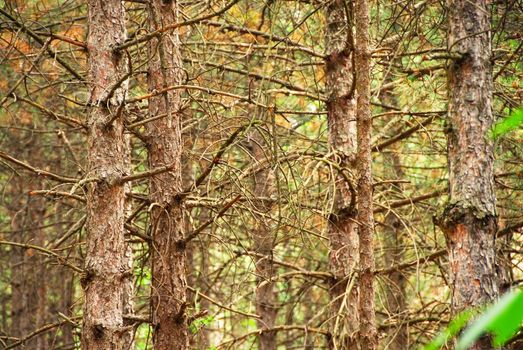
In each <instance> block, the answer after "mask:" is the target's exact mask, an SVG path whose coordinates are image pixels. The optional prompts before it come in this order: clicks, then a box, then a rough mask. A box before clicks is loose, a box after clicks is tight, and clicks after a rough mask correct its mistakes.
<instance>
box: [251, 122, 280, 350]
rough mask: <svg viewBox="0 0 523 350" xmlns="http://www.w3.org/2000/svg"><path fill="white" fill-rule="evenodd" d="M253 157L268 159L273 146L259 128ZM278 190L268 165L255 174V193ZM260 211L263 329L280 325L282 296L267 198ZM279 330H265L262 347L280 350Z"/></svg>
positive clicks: (257, 236) (256, 237)
mask: <svg viewBox="0 0 523 350" xmlns="http://www.w3.org/2000/svg"><path fill="white" fill-rule="evenodd" d="M250 146H251V150H252V157H253V159H255V160H260V161H261V160H263V159H266V158H267V155H266V153H265V151H264V150H267V149H269V144H268V143H267V141H266V140H265V139H264V138H263V135H262V134H261V132H260V131H259V130H257V131H255V132H254V133H253V135H252V139H251V145H250ZM273 190H274V176H272V174H270V170H268V169H267V168H265V169H263V170H262V171H259V172H257V173H256V174H255V175H254V195H255V196H256V197H258V198H270V197H271V192H272V191H273ZM255 203H259V204H257V205H256V212H257V213H261V214H262V215H256V214H255V220H256V222H255V224H254V231H253V241H254V242H253V243H254V247H253V248H254V251H255V252H256V253H258V254H260V257H259V258H256V284H257V288H256V296H255V298H256V300H255V303H256V313H257V314H258V315H259V316H260V318H259V319H257V320H256V322H257V324H258V328H259V329H271V328H274V326H275V325H276V317H277V314H278V305H277V302H278V298H277V297H278V296H277V294H276V292H275V287H276V286H275V282H274V281H271V279H272V278H273V277H274V276H275V275H276V267H275V266H274V264H273V262H272V259H273V250H274V245H275V237H274V234H273V232H272V230H271V227H270V226H269V224H268V222H267V219H266V218H265V217H264V215H263V214H269V212H270V205H269V204H267V203H266V202H265V201H256V200H255ZM276 336H277V333H276V332H274V331H269V332H263V333H261V334H260V336H259V338H258V342H259V348H260V350H276V346H277V342H276Z"/></svg>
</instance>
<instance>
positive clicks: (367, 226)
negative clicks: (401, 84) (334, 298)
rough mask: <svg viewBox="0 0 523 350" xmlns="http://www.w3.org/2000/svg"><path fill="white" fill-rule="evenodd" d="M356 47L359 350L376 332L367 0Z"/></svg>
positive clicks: (357, 10) (357, 11)
mask: <svg viewBox="0 0 523 350" xmlns="http://www.w3.org/2000/svg"><path fill="white" fill-rule="evenodd" d="M354 18H355V24H356V35H355V36H356V46H355V57H354V64H355V70H356V91H357V93H358V98H357V102H356V106H357V107H356V119H357V122H356V123H357V141H358V147H357V154H356V169H357V171H358V192H357V193H358V198H357V201H356V202H357V207H358V213H357V216H356V220H357V222H358V226H359V227H358V232H359V237H360V247H359V252H360V254H359V256H360V271H361V272H360V303H359V314H360V332H359V343H360V347H361V349H362V350H367V349H368V350H372V349H376V348H377V343H378V339H377V332H376V324H375V323H376V322H375V314H374V242H373V240H374V216H373V213H372V156H371V134H372V116H371V111H370V60H371V50H370V34H369V23H370V18H369V7H368V3H367V1H366V0H356V1H355V6H354Z"/></svg>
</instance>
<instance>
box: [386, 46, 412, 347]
mask: <svg viewBox="0 0 523 350" xmlns="http://www.w3.org/2000/svg"><path fill="white" fill-rule="evenodd" d="M395 45H398V43H395ZM390 82H392V75H391V74H387V76H386V77H385V79H384V84H387V83H390ZM380 100H381V101H382V102H384V103H385V104H387V105H389V106H394V107H397V106H398V103H397V101H396V98H395V96H394V94H393V91H392V89H390V88H389V89H383V90H381V91H380ZM394 132H395V131H394V130H390V131H389V132H388V134H389V136H390V137H393V136H394V135H393V133H394ZM391 150H392V151H391V152H390V153H385V154H382V156H383V158H384V162H385V167H386V168H388V169H392V174H391V175H392V176H394V179H403V178H405V173H404V172H403V169H402V168H401V159H400V156H399V151H400V149H399V147H398V145H397V144H394V145H391ZM394 186H395V187H396V188H395V190H396V191H398V192H400V193H401V192H402V186H401V184H397V185H394ZM403 226H404V223H402V221H401V219H400V217H398V214H396V213H395V212H394V211H392V210H391V211H389V212H388V213H387V215H386V216H385V229H384V230H383V246H384V250H385V254H384V262H385V266H397V265H399V264H401V263H402V262H403V261H404V255H405V254H404V253H405V244H406V243H407V242H406V241H407V237H406V235H405V232H404V228H403ZM406 286H407V275H406V272H405V271H400V270H395V271H392V272H391V273H390V274H389V275H388V280H387V281H386V283H385V294H386V298H385V301H386V303H387V304H386V307H387V310H388V313H389V315H391V316H395V317H396V321H397V322H398V323H397V324H398V326H397V327H394V328H391V329H390V330H388V340H387V344H388V348H387V349H390V350H403V349H408V348H409V329H408V323H407V322H404V320H405V319H406V318H408V316H409V315H408V313H407V312H406V311H407V303H406V291H405V289H406Z"/></svg>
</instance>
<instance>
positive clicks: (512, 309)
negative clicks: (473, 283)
mask: <svg viewBox="0 0 523 350" xmlns="http://www.w3.org/2000/svg"><path fill="white" fill-rule="evenodd" d="M473 314H474V313H473V312H472V310H467V311H465V312H463V313H461V314H459V315H458V316H457V317H456V318H455V319H454V320H453V321H452V322H451V323H450V325H449V326H448V327H447V328H446V329H445V330H443V332H441V334H440V335H438V336H437V337H436V338H435V339H434V340H433V341H432V342H431V343H429V344H428V345H426V346H425V347H423V350H437V349H440V348H441V347H442V346H444V345H445V344H446V343H447V342H448V341H449V340H450V339H451V338H453V337H454V336H456V335H457V334H458V333H459V332H460V331H461V329H462V328H463V327H465V325H466V324H467V322H468V320H469V319H470V318H471V316H472V315H473ZM522 321H523V291H522V290H521V289H517V290H515V291H512V292H509V293H507V294H505V295H504V296H503V297H502V298H501V299H500V300H499V301H498V302H496V303H495V304H493V305H491V306H490V307H488V308H487V309H486V310H485V312H484V313H483V314H482V315H481V316H480V317H478V318H477V319H476V320H475V321H474V322H473V323H472V324H471V325H470V326H469V327H468V328H467V329H465V331H464V332H463V334H462V335H461V336H460V337H459V339H458V342H457V345H456V350H466V349H468V348H469V347H470V346H471V345H472V344H474V342H475V341H477V340H478V339H479V338H480V337H481V336H482V335H484V334H486V333H490V334H491V335H492V337H493V340H492V343H493V346H495V347H499V346H502V345H504V344H506V343H507V341H509V340H510V338H512V337H513V336H514V335H515V334H516V333H517V331H518V330H519V328H520V326H521V323H522Z"/></svg>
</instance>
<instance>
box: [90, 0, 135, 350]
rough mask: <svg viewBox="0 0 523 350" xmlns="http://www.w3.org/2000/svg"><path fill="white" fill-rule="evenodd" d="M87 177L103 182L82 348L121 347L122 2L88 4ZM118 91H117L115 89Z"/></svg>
mask: <svg viewBox="0 0 523 350" xmlns="http://www.w3.org/2000/svg"><path fill="white" fill-rule="evenodd" d="M88 20H89V35H88V37H87V49H88V52H89V69H88V77H87V79H88V83H89V86H90V93H91V95H90V110H89V120H88V128H89V132H88V176H89V177H95V178H98V179H99V180H98V181H97V182H93V183H91V184H90V185H89V190H88V193H87V226H86V228H87V251H86V261H85V270H86V274H85V276H84V277H83V279H82V285H83V287H84V291H85V302H84V319H83V330H82V349H84V350H90V349H103V350H109V349H122V348H123V343H124V341H123V333H124V332H125V331H124V329H123V321H122V313H123V309H122V303H123V292H124V286H125V281H124V280H125V278H126V276H127V275H128V274H129V273H130V271H128V266H126V263H125V259H124V256H125V250H126V245H125V241H124V232H125V230H124V222H125V190H124V185H123V184H122V183H121V182H120V181H119V178H121V176H123V175H126V174H128V173H129V169H128V160H127V158H128V153H129V150H128V145H127V141H126V138H125V137H124V133H123V131H124V130H123V117H122V115H119V112H121V108H119V107H120V105H121V103H122V102H123V99H124V97H125V91H126V83H125V82H124V83H121V81H122V78H123V77H124V76H125V74H126V72H127V59H126V56H125V54H124V53H118V52H115V51H114V50H113V49H114V47H115V46H117V45H119V44H121V43H123V42H124V40H125V37H126V32H125V16H124V8H123V4H122V2H121V1H120V0H90V1H89V17H88ZM116 87H118V88H117V89H116V90H115V88H116Z"/></svg>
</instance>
